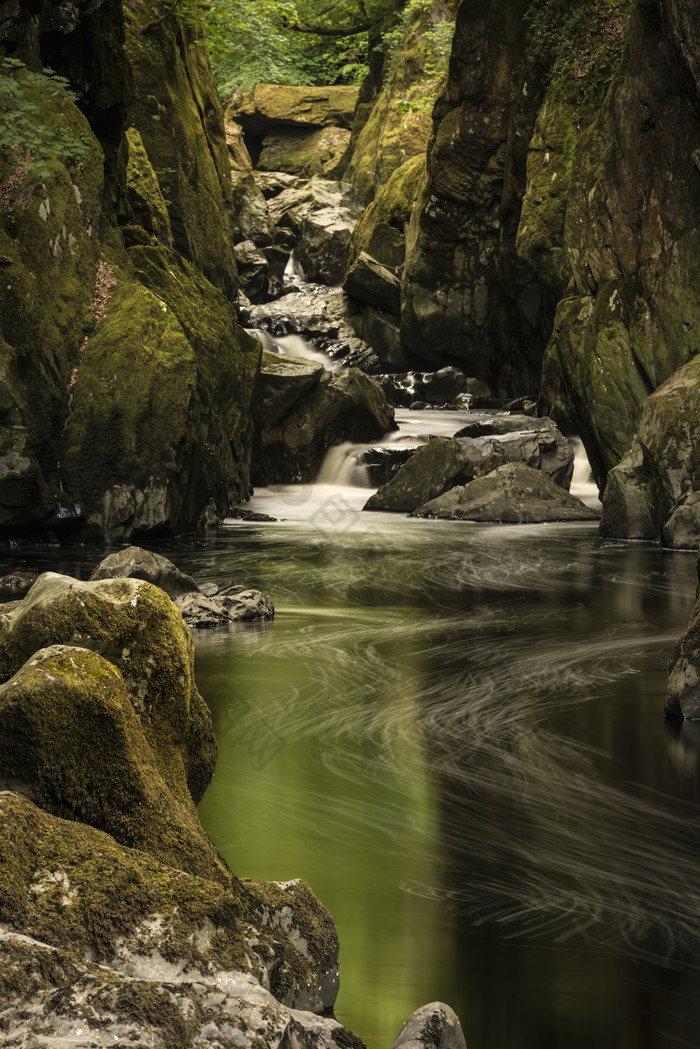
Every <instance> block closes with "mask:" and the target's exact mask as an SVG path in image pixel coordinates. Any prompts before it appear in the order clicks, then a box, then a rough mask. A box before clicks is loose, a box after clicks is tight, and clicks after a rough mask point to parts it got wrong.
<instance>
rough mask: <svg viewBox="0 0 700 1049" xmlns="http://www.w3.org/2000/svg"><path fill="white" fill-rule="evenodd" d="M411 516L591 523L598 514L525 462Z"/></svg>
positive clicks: (451, 493) (481, 479)
mask: <svg viewBox="0 0 700 1049" xmlns="http://www.w3.org/2000/svg"><path fill="white" fill-rule="evenodd" d="M411 516H412V517H431V518H439V519H443V520H449V521H498V522H502V523H504V524H539V523H543V522H546V521H593V520H597V519H598V517H599V514H598V512H597V511H596V510H592V509H591V508H590V507H588V506H586V505H585V503H582V502H581V500H580V499H577V498H576V496H573V495H571V494H570V493H569V492H566V491H564V489H563V488H560V487H559V485H557V484H555V482H554V481H553V480H552V478H551V477H549V475H548V474H545V473H543V472H542V470H533V468H532V467H531V466H526V465H525V464H524V463H507V464H506V465H505V466H499V467H498V469H496V470H493V471H491V473H488V474H486V475H485V476H484V477H478V478H476V479H475V480H474V481H471V482H470V483H469V484H466V485H463V486H459V487H456V488H452V489H451V490H450V491H449V492H446V493H445V495H441V496H439V497H438V498H437V499H433V500H432V501H431V502H428V503H426V504H424V505H423V506H421V507H419V508H418V509H417V510H415V511H414V512H413V514H412V515H411Z"/></svg>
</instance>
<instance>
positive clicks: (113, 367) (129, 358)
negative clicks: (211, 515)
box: [62, 247, 260, 541]
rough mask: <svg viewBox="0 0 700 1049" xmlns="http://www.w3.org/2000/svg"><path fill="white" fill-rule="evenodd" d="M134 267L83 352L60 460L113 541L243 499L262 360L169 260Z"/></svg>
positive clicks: (186, 524) (176, 524) (214, 298)
mask: <svg viewBox="0 0 700 1049" xmlns="http://www.w3.org/2000/svg"><path fill="white" fill-rule="evenodd" d="M131 259H132V262H133V264H134V265H135V267H136V272H137V274H138V276H139V278H140V280H141V281H142V282H143V283H140V284H137V283H136V282H133V281H132V282H128V281H125V282H123V283H122V282H118V283H117V286H116V288H115V289H114V292H113V294H112V297H111V299H110V300H109V302H108V304H107V308H106V315H105V318H104V320H103V322H102V323H101V325H100V327H99V328H98V330H97V331H96V332H95V334H94V335H93V336H92V337H91V338H90V340H89V343H88V345H87V346H86V348H85V350H84V356H83V362H82V364H81V366H80V369H79V371H78V374H77V377H76V381H75V385H74V389H73V402H72V411H71V414H70V416H69V418H68V423H67V426H66V429H65V436H64V441H65V446H64V447H65V450H64V452H63V456H62V461H63V469H64V473H65V480H66V487H67V488H68V489H69V490H70V491H71V492H72V493H73V498H74V499H75V501H76V502H78V503H79V504H80V507H81V511H82V514H83V517H84V519H85V520H86V521H87V522H88V523H90V524H91V525H93V526H94V527H95V528H97V529H99V530H100V531H101V532H102V533H103V534H104V535H106V536H108V537H109V538H110V539H111V540H112V541H117V540H119V539H128V538H129V537H130V536H131V534H132V533H133V532H134V531H135V530H137V529H138V530H139V531H141V532H145V531H148V530H151V529H154V530H159V531H163V530H169V531H180V530H182V529H185V528H195V527H196V526H197V522H198V520H199V517H200V515H201V513H202V511H203V510H204V509H205V508H206V506H207V504H208V503H209V502H210V500H213V501H214V504H215V506H216V508H217V509H218V511H219V513H220V514H221V513H223V512H225V510H226V508H227V507H228V506H229V504H230V503H231V502H235V501H236V500H237V499H240V498H245V497H247V495H248V492H249V479H248V471H249V462H250V459H249V456H250V447H251V444H250V442H251V438H252V432H251V429H250V422H249V419H250V407H251V401H252V394H253V386H254V382H255V376H256V373H257V370H258V367H259V363H258V362H259V354H260V347H259V344H258V343H257V342H255V340H253V339H251V338H250V337H249V336H247V335H246V334H245V332H244V331H243V330H242V329H241V328H240V326H239V324H238V321H237V318H236V314H235V311H234V309H233V307H232V306H231V304H230V303H229V302H228V301H227V300H226V299H225V298H224V296H223V295H222V294H221V293H220V292H217V290H216V289H215V288H213V287H212V286H211V285H210V284H209V283H208V282H207V281H206V280H205V279H204V278H203V277H202V275H201V274H200V273H199V272H198V271H197V270H195V269H194V267H193V266H191V265H190V264H189V263H187V262H186V261H185V260H184V259H183V258H182V257H181V256H179V255H178V254H177V253H176V252H173V251H170V250H169V249H167V248H154V247H145V248H144V247H140V248H134V249H132V255H131ZM145 285H148V287H146V286H145ZM106 377H108V378H106Z"/></svg>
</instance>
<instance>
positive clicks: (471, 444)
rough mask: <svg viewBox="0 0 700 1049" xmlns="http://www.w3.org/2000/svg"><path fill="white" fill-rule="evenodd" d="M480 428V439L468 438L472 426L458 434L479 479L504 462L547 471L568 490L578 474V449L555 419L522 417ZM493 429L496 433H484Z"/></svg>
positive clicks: (479, 426)
mask: <svg viewBox="0 0 700 1049" xmlns="http://www.w3.org/2000/svg"><path fill="white" fill-rule="evenodd" d="M476 428H477V429H480V430H482V432H480V434H479V436H474V437H468V436H466V435H465V434H466V432H467V431H469V430H470V427H465V428H464V429H462V430H460V431H459V432H458V434H456V435H455V436H456V437H457V438H458V439H459V440H460V441H461V443H462V444H463V445H464V447H465V448H466V449H468V451H469V454H470V456H471V459H472V462H473V464H474V474H475V475H476V476H479V475H480V474H485V473H489V472H490V470H493V469H495V468H496V467H497V466H502V465H503V464H504V463H513V462H521V463H526V464H527V465H528V466H531V467H532V468H533V469H535V470H543V471H544V472H545V473H547V474H549V475H550V476H551V477H552V479H553V480H554V481H555V482H556V483H557V484H558V485H560V486H561V487H562V488H566V489H567V491H568V489H569V486H570V484H571V478H572V476H573V472H574V450H573V447H572V446H571V442H570V441H568V440H567V438H566V437H564V435H563V434H562V433H561V432H560V431H559V429H558V428H557V426H556V424H555V423H554V422H553V420H552V419H548V418H544V419H533V418H530V417H529V416H527V415H519V416H511V417H510V418H508V417H506V418H505V419H503V420H494V422H493V423H486V424H481V425H480V424H478V423H477V424H476ZM489 428H492V431H493V432H491V433H488V432H486V433H484V432H483V429H486V430H488V429H489Z"/></svg>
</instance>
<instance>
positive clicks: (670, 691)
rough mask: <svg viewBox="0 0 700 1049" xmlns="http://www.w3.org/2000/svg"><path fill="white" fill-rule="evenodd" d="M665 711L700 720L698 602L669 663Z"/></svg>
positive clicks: (699, 609) (675, 715)
mask: <svg viewBox="0 0 700 1049" xmlns="http://www.w3.org/2000/svg"><path fill="white" fill-rule="evenodd" d="M665 710H666V714H667V715H670V716H671V717H684V718H695V719H697V718H700V599H698V600H697V601H696V602H695V605H694V606H693V609H692V611H691V613H690V619H689V621H688V626H687V628H686V630H685V631H684V633H683V634H682V635H681V637H680V638H679V639H678V641H677V643H676V646H675V648H674V650H673V653H672V655H671V659H670V661H669V665H668V686H667V691H666V705H665Z"/></svg>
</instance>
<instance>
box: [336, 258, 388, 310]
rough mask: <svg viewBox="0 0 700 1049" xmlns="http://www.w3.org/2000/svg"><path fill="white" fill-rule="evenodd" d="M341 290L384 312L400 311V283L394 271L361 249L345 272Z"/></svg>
mask: <svg viewBox="0 0 700 1049" xmlns="http://www.w3.org/2000/svg"><path fill="white" fill-rule="evenodd" d="M343 291H344V292H345V293H346V294H347V295H350V296H352V298H354V299H358V300H359V301H360V302H365V303H368V304H369V305H370V306H377V307H378V308H379V309H380V310H383V311H384V313H390V314H392V316H394V317H398V316H399V314H400V313H401V283H400V281H399V279H398V277H397V276H396V274H395V273H392V271H391V270H390V269H389V268H388V267H387V266H383V265H382V264H381V263H379V262H377V260H376V259H373V258H372V257H371V256H370V255H368V254H367V252H366V251H361V252H360V254H359V255H358V256H357V258H356V259H355V261H354V262H353V263H352V265H351V266H350V268H349V269H348V271H347V272H346V274H345V277H344V279H343Z"/></svg>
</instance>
